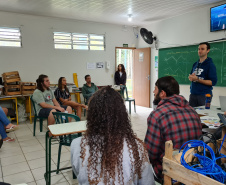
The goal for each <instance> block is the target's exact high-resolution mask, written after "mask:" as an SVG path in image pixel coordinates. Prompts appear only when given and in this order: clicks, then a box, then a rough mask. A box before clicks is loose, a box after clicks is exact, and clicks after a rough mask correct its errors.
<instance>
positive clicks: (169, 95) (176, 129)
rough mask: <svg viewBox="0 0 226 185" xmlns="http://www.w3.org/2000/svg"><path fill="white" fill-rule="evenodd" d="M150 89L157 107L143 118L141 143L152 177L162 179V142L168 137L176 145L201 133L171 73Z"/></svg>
mask: <svg viewBox="0 0 226 185" xmlns="http://www.w3.org/2000/svg"><path fill="white" fill-rule="evenodd" d="M153 93H154V96H155V98H154V101H153V103H154V105H157V108H156V109H155V110H154V111H153V112H152V113H151V114H150V115H149V117H148V119H147V122H148V129H147V133H146V137H145V144H146V146H147V149H148V154H149V159H150V162H151V164H152V166H153V168H154V171H155V174H156V176H157V178H156V180H157V181H158V182H162V158H163V156H164V152H165V142H166V141H168V140H172V142H173V146H174V148H178V149H179V148H180V147H181V146H182V145H183V143H185V142H186V141H189V140H192V139H198V138H199V137H200V136H201V134H202V126H201V121H200V118H199V116H198V114H197V113H196V111H195V110H194V109H193V108H192V107H191V106H189V103H188V101H187V100H186V99H185V98H184V97H183V96H180V95H179V93H180V90H179V84H178V82H177V81H176V80H175V79H174V78H173V77H171V76H166V77H162V78H159V79H158V80H157V81H156V83H155V90H154V91H153Z"/></svg>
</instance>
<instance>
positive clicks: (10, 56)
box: [0, 12, 137, 86]
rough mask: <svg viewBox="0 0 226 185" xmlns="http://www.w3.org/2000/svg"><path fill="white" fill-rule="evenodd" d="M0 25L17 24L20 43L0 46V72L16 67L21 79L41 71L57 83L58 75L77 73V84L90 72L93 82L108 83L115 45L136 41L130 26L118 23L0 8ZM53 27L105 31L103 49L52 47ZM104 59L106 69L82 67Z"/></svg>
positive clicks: (110, 83) (131, 43)
mask: <svg viewBox="0 0 226 185" xmlns="http://www.w3.org/2000/svg"><path fill="white" fill-rule="evenodd" d="M0 27H20V28H21V32H22V45H23V47H22V48H5V47H0V56H1V59H0V60H1V68H0V74H2V73H3V72H10V71H15V70H18V71H19V73H20V77H21V79H22V81H25V82H29V81H33V82H34V81H35V80H36V79H37V77H38V75H39V74H42V73H43V74H47V75H48V76H49V78H50V81H51V83H57V81H58V79H59V77H60V76H65V77H66V78H67V81H68V82H73V76H72V74H73V73H77V74H78V82H79V86H82V85H83V83H84V76H85V75H86V74H90V75H91V77H92V81H93V82H94V83H96V84H97V85H112V84H114V79H113V74H114V72H115V47H122V45H123V44H128V45H129V47H132V46H133V47H135V46H136V44H137V39H136V38H135V35H134V33H133V31H132V30H133V29H132V27H127V28H126V29H125V28H124V29H122V28H123V26H122V25H113V24H104V23H95V22H87V21H77V20H70V19H60V18H51V17H42V16H32V15H23V14H16V13H6V12H0ZM125 30H127V31H125ZM54 31H64V32H77V33H95V34H105V36H106V50H105V51H81V50H59V49H54V43H53V32H54ZM105 61H109V62H110V70H107V69H105V68H104V69H95V70H87V69H86V65H87V62H105Z"/></svg>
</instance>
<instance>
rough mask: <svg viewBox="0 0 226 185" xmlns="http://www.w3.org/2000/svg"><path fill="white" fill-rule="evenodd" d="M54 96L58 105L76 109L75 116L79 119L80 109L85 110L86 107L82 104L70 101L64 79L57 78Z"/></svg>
mask: <svg viewBox="0 0 226 185" xmlns="http://www.w3.org/2000/svg"><path fill="white" fill-rule="evenodd" d="M54 95H55V97H56V100H57V101H58V102H59V104H60V105H67V106H71V107H72V108H74V109H76V112H77V116H78V117H79V118H80V119H81V115H82V110H81V107H83V108H87V106H86V105H84V104H79V103H76V102H74V101H71V95H70V93H69V90H68V88H67V80H66V78H65V77H60V78H59V80H58V88H57V89H56V90H55V92H54Z"/></svg>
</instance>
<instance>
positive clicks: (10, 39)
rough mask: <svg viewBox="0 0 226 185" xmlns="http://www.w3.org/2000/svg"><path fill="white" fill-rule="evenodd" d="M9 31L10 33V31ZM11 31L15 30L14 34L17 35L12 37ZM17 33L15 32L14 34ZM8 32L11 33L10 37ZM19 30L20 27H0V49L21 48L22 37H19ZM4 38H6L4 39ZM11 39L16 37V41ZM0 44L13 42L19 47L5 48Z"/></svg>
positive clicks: (5, 46)
mask: <svg viewBox="0 0 226 185" xmlns="http://www.w3.org/2000/svg"><path fill="white" fill-rule="evenodd" d="M4 29H5V30H6V31H3V30H4ZM10 30H11V31H10ZM12 30H15V32H14V33H17V34H18V35H13V31H12ZM16 31H17V32H16ZM4 32H5V33H9V34H6V35H4V34H2V33H4ZM10 32H11V33H12V35H10ZM21 35H22V34H21V29H20V27H0V47H3V48H22V36H21ZM4 36H5V37H6V38H4ZM7 36H9V38H7ZM10 36H11V37H18V39H16V38H15V39H12V38H10ZM1 42H9V43H10V42H12V43H13V42H14V43H19V46H12V45H11V46H7V45H1Z"/></svg>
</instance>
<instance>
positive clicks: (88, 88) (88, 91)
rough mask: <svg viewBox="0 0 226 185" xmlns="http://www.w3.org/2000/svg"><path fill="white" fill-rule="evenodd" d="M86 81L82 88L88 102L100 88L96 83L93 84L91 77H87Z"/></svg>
mask: <svg viewBox="0 0 226 185" xmlns="http://www.w3.org/2000/svg"><path fill="white" fill-rule="evenodd" d="M85 81H86V83H85V84H84V85H83V87H82V95H83V97H84V98H86V100H87V102H88V101H89V99H90V97H91V96H92V95H93V94H94V93H95V92H96V91H97V90H98V88H97V86H96V85H95V84H94V83H92V82H91V77H90V75H86V76H85Z"/></svg>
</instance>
